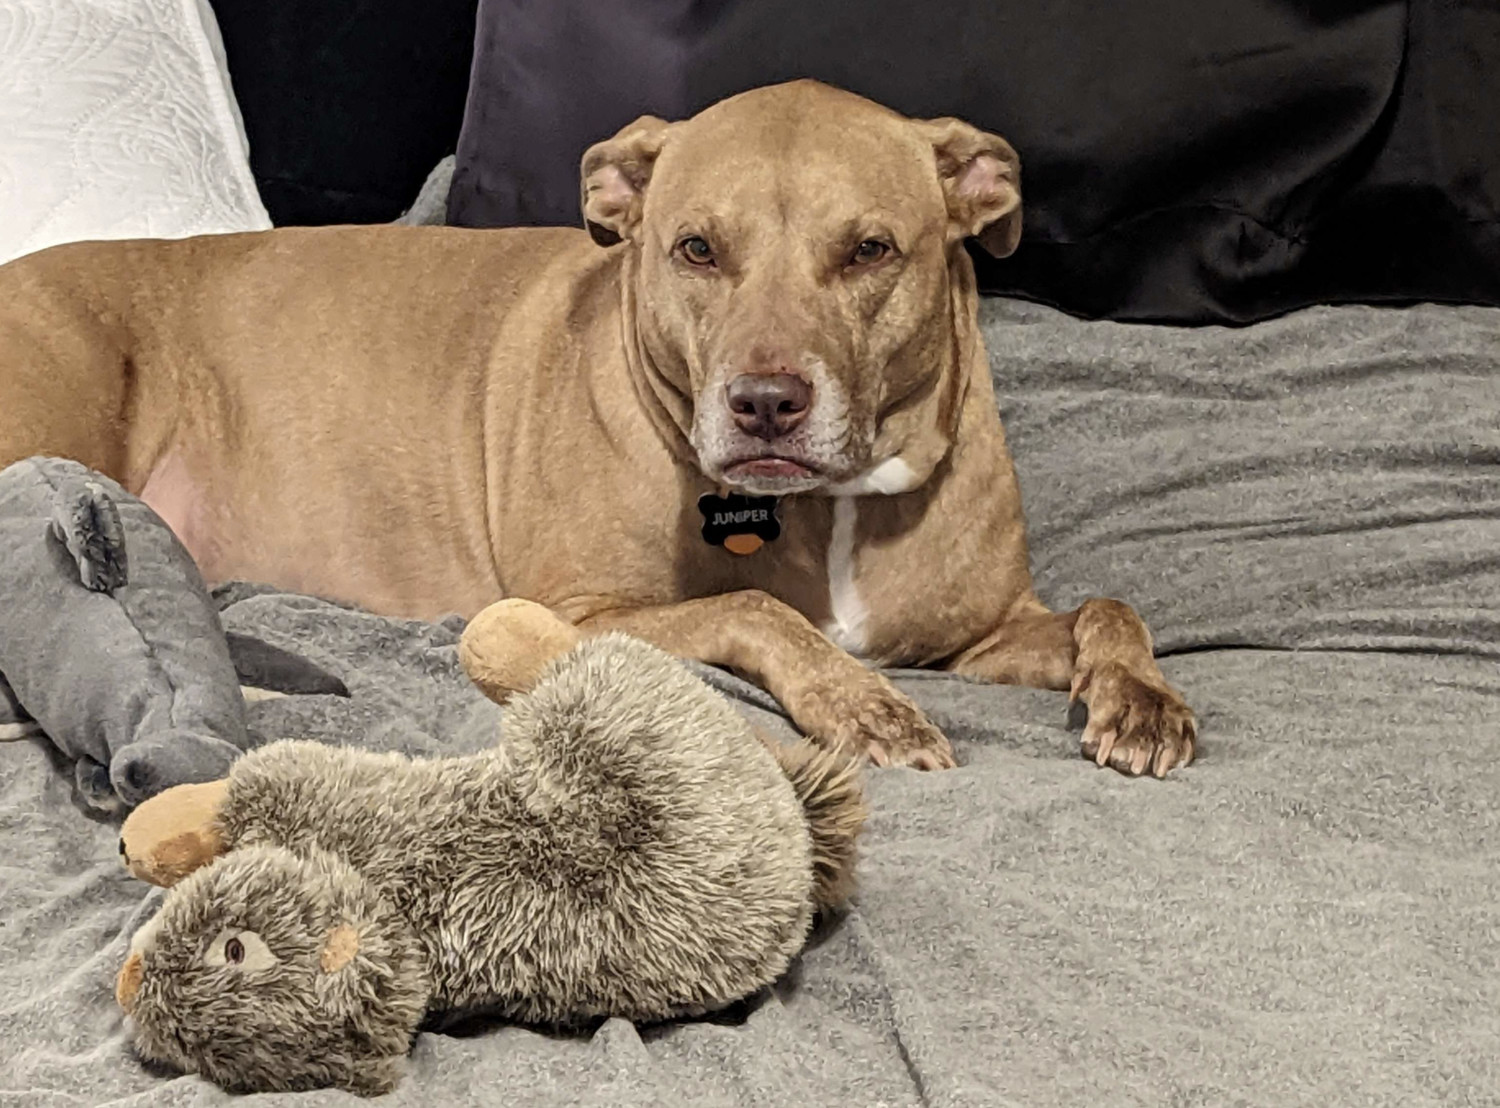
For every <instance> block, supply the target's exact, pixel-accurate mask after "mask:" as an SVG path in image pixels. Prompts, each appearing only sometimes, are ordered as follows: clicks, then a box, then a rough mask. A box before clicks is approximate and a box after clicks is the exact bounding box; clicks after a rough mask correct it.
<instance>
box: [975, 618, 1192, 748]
mask: <svg viewBox="0 0 1500 1108" xmlns="http://www.w3.org/2000/svg"><path fill="white" fill-rule="evenodd" d="M948 668H949V669H951V670H953V671H954V672H956V673H962V674H965V675H967V676H970V677H979V678H982V679H984V680H986V681H996V682H1000V683H1003V684H1008V685H1031V686H1035V687H1037V688H1044V689H1059V690H1062V689H1066V690H1068V691H1069V693H1070V694H1071V695H1070V700H1072V701H1079V700H1081V701H1082V702H1083V703H1084V704H1086V705H1087V706H1088V725H1087V726H1086V727H1085V728H1084V731H1083V754H1084V756H1085V757H1087V758H1092V759H1093V760H1094V761H1095V762H1096V763H1097V764H1098V765H1101V766H1105V765H1107V766H1112V767H1114V768H1115V769H1117V770H1119V771H1120V772H1121V773H1127V774H1130V775H1132V776H1139V775H1140V774H1142V773H1146V772H1148V771H1149V772H1150V773H1153V774H1155V775H1156V776H1157V777H1162V776H1164V775H1165V774H1166V773H1167V771H1168V770H1170V769H1172V768H1173V767H1174V766H1185V765H1187V764H1188V763H1189V762H1191V761H1192V760H1193V755H1194V753H1195V752H1196V749H1197V738H1198V725H1197V722H1196V720H1195V719H1194V717H1193V712H1192V709H1191V708H1189V707H1188V706H1187V703H1186V702H1185V701H1184V700H1183V699H1182V694H1181V693H1179V692H1178V691H1177V690H1176V689H1174V688H1172V686H1171V685H1169V684H1167V679H1166V678H1165V677H1164V676H1162V672H1161V669H1160V667H1158V666H1157V664H1156V657H1155V655H1154V654H1153V653H1152V649H1151V632H1150V631H1148V630H1147V629H1146V625H1145V624H1144V623H1143V622H1142V621H1141V617H1140V616H1138V615H1136V614H1135V612H1134V611H1133V610H1132V609H1131V608H1130V606H1129V605H1127V604H1122V603H1121V602H1120V601H1118V600H1102V599H1095V600H1088V601H1085V602H1084V603H1083V605H1082V606H1080V607H1079V608H1077V609H1076V610H1074V611H1071V612H1052V611H1049V610H1048V609H1047V608H1046V607H1045V606H1043V605H1042V603H1041V602H1040V601H1038V600H1035V599H1034V598H1028V599H1027V600H1026V601H1025V602H1023V604H1021V605H1020V606H1018V608H1017V609H1015V610H1014V611H1013V614H1012V615H1011V617H1010V618H1009V619H1007V620H1006V621H1005V622H1004V623H1002V624H1001V625H1000V626H999V627H998V628H996V629H995V631H994V632H992V633H991V634H990V635H989V636H987V637H986V638H985V639H984V640H983V641H981V642H980V643H978V644H976V645H975V646H973V647H971V648H970V649H968V650H966V651H964V652H963V653H962V654H960V655H958V657H956V658H955V659H954V660H953V661H952V662H951V663H949V667H948Z"/></svg>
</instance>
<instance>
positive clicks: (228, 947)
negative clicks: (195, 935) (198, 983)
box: [203, 928, 278, 970]
mask: <svg viewBox="0 0 1500 1108" xmlns="http://www.w3.org/2000/svg"><path fill="white" fill-rule="evenodd" d="M277 960H278V959H277V957H276V955H275V954H273V953H272V952H271V948H270V947H268V946H267V945H266V942H265V940H264V939H262V938H261V937H260V936H259V935H257V934H256V933H255V932H254V931H247V930H245V929H243V928H239V929H234V930H228V929H226V930H224V931H221V932H219V935H218V938H216V939H214V941H213V942H212V943H210V944H209V947H208V949H207V950H205V951H204V952H203V964H204V965H206V966H218V967H223V966H238V967H239V968H240V969H242V970H263V969H267V968H269V967H271V966H274V965H275V964H276V962H277Z"/></svg>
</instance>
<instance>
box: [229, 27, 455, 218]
mask: <svg viewBox="0 0 1500 1108" xmlns="http://www.w3.org/2000/svg"><path fill="white" fill-rule="evenodd" d="M212 3H213V8H214V14H215V15H216V16H217V17H218V21H219V29H220V31H221V32H222V34H223V37H224V53H225V55H226V57H227V59H228V62H229V72H230V77H231V79H232V80H233V82H234V92H235V97H236V99H237V100H238V101H239V105H240V111H241V113H242V114H243V115H244V117H245V132H246V135H247V136H248V137H249V139H250V168H251V170H252V171H253V172H254V174H255V182H256V185H257V186H258V187H259V188H260V194H261V199H262V200H264V201H265V205H266V209H267V210H268V211H269V212H270V214H271V219H272V221H273V222H275V223H277V224H289V223H295V224H313V223H380V222H385V221H387V220H391V219H395V218H396V217H397V216H398V215H400V214H401V213H402V212H403V211H404V210H405V209H406V208H407V207H408V206H409V205H410V204H411V203H412V201H413V200H415V199H416V197H417V192H418V191H419V190H420V189H421V187H422V182H423V180H424V179H425V178H426V176H427V174H428V172H429V171H431V169H432V167H433V166H435V165H436V164H437V163H438V161H439V160H440V159H442V158H444V157H446V156H447V155H449V154H451V153H453V149H454V146H455V144H456V143H457V141H458V131H459V126H460V124H461V123H462V121H463V108H464V93H465V90H466V89H467V88H468V83H469V63H470V61H471V59H472V54H473V43H474V13H475V3H476V0H212Z"/></svg>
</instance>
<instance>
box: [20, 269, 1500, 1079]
mask: <svg viewBox="0 0 1500 1108" xmlns="http://www.w3.org/2000/svg"><path fill="white" fill-rule="evenodd" d="M983 315H984V326H985V331H986V334H987V337H988V341H989V346H990V358H991V369H992V371H993V375H994V379H995V383H996V386H997V390H998V394H999V396H1000V402H1001V405H1002V408H1003V411H1004V415H1005V418H1006V422H1007V428H1008V434H1009V438H1010V442H1011V446H1012V449H1013V451H1014V453H1015V456H1016V462H1017V466H1018V468H1019V471H1020V475H1021V483H1022V488H1023V492H1024V495H1025V500H1026V506H1027V510H1028V517H1029V521H1030V532H1031V539H1032V549H1033V563H1034V567H1035V573H1036V578H1037V584H1038V588H1039V590H1040V592H1041V594H1042V596H1043V597H1044V598H1045V599H1046V600H1048V601H1049V602H1050V603H1052V604H1054V605H1056V606H1061V607H1066V606H1070V605H1073V604H1076V603H1077V602H1079V601H1080V600H1081V599H1083V598H1084V597H1087V596H1090V595H1095V594H1099V593H1103V594H1108V595H1118V596H1121V597H1124V598H1127V599H1129V600H1130V601H1131V602H1132V603H1134V604H1135V605H1137V606H1138V608H1139V609H1140V611H1141V613H1142V614H1143V615H1144V616H1145V618H1146V620H1147V622H1148V623H1149V624H1150V625H1151V626H1152V627H1153V628H1154V630H1155V633H1156V639H1157V646H1158V648H1159V650H1160V652H1161V654H1162V655H1163V666H1164V668H1165V670H1166V673H1167V675H1168V677H1169V678H1170V679H1171V680H1172V681H1173V682H1174V683H1175V684H1177V685H1178V686H1179V687H1180V688H1182V689H1183V690H1184V691H1185V692H1186V694H1187V696H1188V698H1189V700H1190V701H1191V702H1192V703H1193V704H1194V706H1195V707H1196V708H1197V710H1198V712H1199V714H1200V719H1201V723H1202V740H1203V741H1202V753H1201V757H1200V760H1199V762H1198V763H1197V764H1196V765H1194V766H1192V767H1191V768H1189V769H1187V770H1185V771H1182V772H1180V773H1175V774H1173V775H1172V776H1171V777H1170V778H1169V779H1168V780H1165V781H1149V780H1148V781H1134V780H1127V779H1125V778H1123V777H1120V776H1118V775H1116V774H1114V773H1113V772H1110V771H1107V770H1097V769H1095V768H1093V767H1092V766H1091V765H1090V764H1088V763H1085V762H1084V761H1082V760H1081V759H1080V757H1079V756H1078V752H1077V745H1078V732H1077V730H1076V727H1075V728H1074V729H1071V730H1070V729H1069V726H1068V721H1067V713H1066V711H1065V706H1064V703H1063V698H1062V697H1060V696H1058V695H1056V694H1049V693H1043V692H1038V691H1034V690H1028V689H1018V688H1002V687H992V686H982V685H977V684H972V683H967V682H964V681H961V680H958V679H955V678H952V677H948V676H944V675H937V674H929V673H898V674H897V679H898V682H899V683H900V684H901V686H902V687H903V688H905V689H907V690H908V691H909V692H910V693H911V694H912V695H913V696H915V697H916V699H917V700H918V701H919V702H920V703H921V704H922V705H923V706H924V707H925V708H926V709H927V710H928V711H929V712H930V713H931V715H932V716H933V718H934V719H935V720H936V721H937V722H938V723H939V724H940V725H941V726H942V727H944V728H945V729H946V731H947V732H948V734H949V735H950V736H951V737H952V738H953V740H954V743H955V746H956V748H957V751H958V755H959V759H960V761H961V763H962V764H961V766H960V768H958V769H957V770H954V771H952V772H948V773H941V774H920V773H915V772H911V771H906V770H893V771H875V772H872V773H871V774H870V775H869V789H870V793H871V797H872V801H873V809H874V814H873V817H872V820H871V823H870V827H869V833H868V837H867V841H866V846H865V853H864V857H863V861H862V864H861V891H860V893H859V895H858V898H857V900H856V902H855V904H854V905H853V906H852V908H851V910H850V911H849V912H848V913H847V914H846V915H844V916H842V917H841V918H839V919H836V920H832V921H830V922H829V923H828V924H827V925H826V926H824V927H823V928H821V929H820V931H819V932H818V933H817V934H816V935H815V936H814V938H813V941H812V943H811V944H810V947H809V949H808V950H807V952H806V954H805V955H804V956H803V957H802V958H801V959H800V961H799V962H798V964H797V965H796V966H795V967H794V969H793V971H792V972H791V973H789V974H788V975H787V977H786V978H785V979H784V980H783V981H782V982H781V983H780V984H779V985H778V986H777V987H776V988H775V989H773V990H771V991H769V992H768V993H766V994H765V995H762V996H759V997H756V998H755V999H754V1000H753V1001H751V1002H749V1003H746V1004H743V1005H741V1006H739V1007H738V1008H736V1009H735V1010H733V1011H731V1012H728V1013H724V1014H722V1015H720V1016H717V1017H715V1018H712V1019H705V1020H700V1021H696V1022H685V1023H680V1024H672V1025H667V1026H660V1027H633V1026H631V1025H629V1024H626V1023H622V1022H609V1023H605V1024H603V1025H602V1026H600V1027H598V1028H597V1029H592V1030H590V1031H587V1032H583V1033H579V1034H576V1035H557V1034H545V1033H541V1032H538V1031H534V1030H531V1029H526V1028H521V1027H513V1026H502V1025H496V1024H493V1023H485V1022H472V1023H467V1024H460V1025H457V1026H452V1027H449V1028H446V1029H445V1030H444V1031H443V1032H442V1033H424V1034H423V1035H422V1036H421V1037H420V1038H419V1040H418V1042H417V1044H416V1047H415V1049H414V1051H413V1053H412V1060H411V1066H410V1072H409V1075H408V1077H407V1079H406V1081H405V1082H404V1084H403V1085H402V1086H401V1088H400V1089H399V1090H398V1091H397V1092H396V1093H395V1094H393V1095H392V1096H391V1097H390V1098H389V1102H390V1103H391V1104H392V1105H406V1104H410V1105H421V1106H423V1108H429V1106H433V1105H444V1106H455V1108H460V1106H468V1105H476V1106H477V1105H488V1104H497V1103H503V1104H506V1105H510V1106H515V1108H521V1106H527V1105H560V1104H567V1105H580V1106H592V1105H598V1106H601V1108H602V1106H606V1105H608V1106H634V1105H641V1106H651V1108H663V1106H675V1105H693V1106H703V1108H719V1106H725V1108H728V1106H736V1108H738V1106H751V1105H764V1106H768V1108H771V1106H774V1108H787V1106H802V1105H806V1106H830V1105H849V1106H858V1108H877V1106H883V1108H898V1106H900V1108H906V1106H915V1105H930V1106H942V1108H1002V1106H1044V1105H1077V1104H1097V1105H1121V1106H1124V1105H1142V1106H1153V1108H1156V1106H1163V1105H1214V1106H1220V1105H1235V1104H1243V1105H1250V1104H1265V1105H1277V1106H1279V1108H1280V1106H1284V1108H1291V1106H1295V1105H1316V1106H1319V1108H1325V1106H1328V1105H1354V1104H1359V1105H1371V1106H1374V1105H1391V1106H1396V1105H1400V1106H1402V1108H1412V1106H1417V1105H1429V1104H1430V1105H1444V1106H1457V1105H1479V1104H1494V1103H1496V1102H1497V1100H1500V965H1497V961H1500V895H1497V891H1496V890H1497V874H1500V820H1497V816H1496V810H1497V808H1496V803H1495V797H1496V796H1497V795H1500V769H1497V768H1496V762H1497V755H1500V736H1497V728H1496V726H1495V724H1496V717H1497V713H1496V705H1497V704H1500V700H1497V694H1500V666H1497V653H1500V647H1497V643H1500V634H1497V631H1500V627H1497V620H1500V425H1497V419H1496V413H1497V411H1500V374H1497V372H1496V355H1497V352H1500V310H1494V309H1484V308H1447V307H1433V306H1417V307H1410V308H1361V307H1339V308H1312V309H1308V310H1305V311H1302V312H1299V313H1296V314H1293V315H1289V316H1286V317H1283V318H1279V319H1274V320H1270V321H1266V322H1262V323H1259V324H1256V325H1254V326H1252V327H1249V328H1241V329H1226V328H1212V327H1211V328H1199V329H1176V328H1165V327H1154V326H1147V325H1130V324H1119V323H1107V322H1094V323H1089V322H1081V321H1078V320H1076V319H1073V318H1071V317H1067V316H1064V315H1061V314H1059V313H1056V312H1054V311H1052V310H1051V309H1047V308H1041V307H1037V306H1035V305H1028V304H1022V303H1020V302H1017V301H1009V300H998V299H996V300H987V301H985V302H984V305H983ZM220 602H221V605H222V608H223V614H224V619H225V623H226V626H227V627H228V628H229V629H230V630H232V631H240V632H244V633H247V634H251V635H255V636H257V637H260V638H262V639H264V640H266V641H268V642H271V643H273V644H277V645H282V646H286V647H290V648H294V649H295V650H297V651H298V652H300V653H302V654H304V655H306V656H308V657H310V658H312V659H313V660H314V661H316V662H318V663H319V664H321V665H324V666H326V667H328V668H329V669H330V670H332V671H334V672H335V673H337V674H338V675H339V676H340V677H341V678H342V679H343V680H344V681H345V682H346V683H347V685H348V687H349V689H350V691H351V693H352V695H351V697H350V698H348V699H343V698H338V697H321V696H303V697H289V698H284V699H275V700H267V701H262V702H258V703H255V704H253V705H251V708H250V711H251V721H252V726H253V728H254V729H255V731H256V732H257V734H258V735H260V736H261V737H263V738H265V739H277V738H287V737H311V738H316V739H319V740H322V741H326V742H336V743H351V744H357V745H360V746H365V747H370V748H375V749H400V750H405V751H409V752H412V753H436V752H445V751H461V750H469V749H474V748H476V747H478V746H481V745H483V744H484V743H486V742H488V741H490V739H491V737H492V735H493V729H494V725H495V722H496V716H495V713H496V711H497V709H495V708H494V707H493V706H492V705H490V704H489V703H488V702H487V701H484V700H483V699H482V698H481V697H480V696H479V695H478V694H477V693H476V692H474V691H473V690H472V689H471V688H470V687H469V686H468V685H467V683H466V681H465V680H464V678H463V675H462V673H461V671H460V670H459V668H458V665H457V661H456V657H455V643H456V641H457V635H458V632H459V630H460V629H461V624H460V623H459V622H458V621H456V620H449V621H447V622H444V623H439V624H423V623H413V622H401V621H393V620H389V619H383V618H378V617H375V616H371V615H368V614H365V613H362V612H359V611H356V610H352V609H348V608H343V607H338V606H335V605H331V604H328V603H325V602H322V601H319V600H316V599H313V598H309V597H302V596H292V595H285V594H279V593H276V592H274V591H269V590H266V589H264V588H259V587H254V586H250V585H234V586H229V587H226V588H225V589H223V590H221V591H220ZM703 672H704V676H705V678H706V679H708V680H711V681H712V682H713V683H715V684H716V685H718V686H719V687H721V688H723V689H724V690H725V691H726V693H728V694H729V695H734V696H737V697H739V698H740V699H741V700H742V702H743V703H744V707H745V711H747V712H750V713H752V714H754V715H755V716H756V717H757V718H759V719H761V720H763V721H767V722H769V723H770V724H771V725H773V726H782V727H784V726H785V723H784V722H783V721H780V719H779V717H778V716H776V715H775V714H774V711H773V709H774V705H772V704H771V703H770V702H769V701H768V700H766V698H765V697H763V696H762V695H760V694H758V693H757V692H755V691H754V690H752V689H749V688H747V687H746V686H743V685H741V684H740V683H738V682H737V681H735V680H734V679H733V678H731V677H728V676H727V675H724V674H721V673H715V672H709V671H703ZM70 789H71V782H70V778H69V775H67V774H65V773H64V772H61V770H60V767H58V766H57V765H55V764H54V762H53V760H52V759H51V758H50V757H49V754H48V749H47V747H46V745H45V743H44V742H43V741H42V740H40V739H38V738H29V739H22V740H19V741H15V742H12V743H9V744H5V745H0V903H3V904H4V911H3V913H0V980H3V981H5V983H6V988H5V990H4V995H3V997H0V1105H4V1106H10V1105H14V1106H17V1108H21V1106H24V1108H43V1106H47V1108H51V1106H57V1108H61V1106H80V1108H81V1106H85V1105H88V1106H93V1105H118V1106H126V1105H131V1106H137V1105H138V1106H145V1105H174V1106H186V1105H200V1104H204V1105H206V1104H220V1103H224V1104H227V1103H231V1102H233V1103H236V1104H244V1105H246V1106H247V1108H248V1106H249V1105H259V1104H280V1103H282V1102H283V1101H284V1102H285V1103H288V1104H290V1103H297V1104H308V1105H318V1106H322V1105H335V1104H346V1103H347V1104H353V1103H357V1101H356V1100H355V1099H354V1098H352V1097H350V1096H348V1095H346V1094H342V1093H334V1092H322V1093H315V1094H306V1095H302V1096H299V1097H297V1098H295V1100H293V1099H290V1098H280V1097H271V1096H263V1097H245V1098H231V1097H228V1096H227V1095H225V1094H223V1093H221V1092H219V1091H218V1090H216V1089H214V1088H213V1087H212V1086H210V1085H208V1084H206V1083H203V1082H201V1081H199V1080H197V1079H195V1078H182V1077H173V1076H172V1075H168V1074H161V1073H155V1072H150V1071H148V1070H146V1069H145V1068H143V1067H142V1066H141V1065H140V1063H139V1062H138V1061H137V1060H136V1059H135V1058H134V1056H133V1055H132V1054H131V1052H130V1049H129V1046H128V1043H127V1039H126V1036H125V1031H124V1027H123V1025H122V1021H121V1016H120V1013H119V1012H118V1011H117V1009H116V1007H115V1004H114V1000H113V997H112V986H113V978H114V974H115V971H116V970H117V968H118V966H119V965H120V963H121V961H122V959H123V957H124V953H125V949H126V943H127V939H128V936H129V935H130V933H131V932H132V930H133V929H134V928H135V927H136V926H137V925H139V924H140V923H141V922H142V921H143V920H144V919H145V918H146V917H147V916H148V915H149V913H150V912H151V911H152V909H153V907H154V905H155V904H156V903H157V901H158V898H159V895H160V894H159V893H151V892H147V891H146V890H145V888H144V887H143V886H142V885H140V884H138V883H136V882H134V881H132V880H131V879H129V878H128V877H127V876H126V875H125V873H124V872H123V870H122V869H121V868H120V866H119V863H118V859H117V857H116V827H115V826H114V825H113V824H111V823H109V822H105V821H99V820H96V819H93V818H90V817H89V816H87V815H85V814H84V812H83V811H82V810H81V809H80V808H79V807H78V806H77V805H76V803H75V802H74V800H73V798H72V796H71V795H70Z"/></svg>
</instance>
